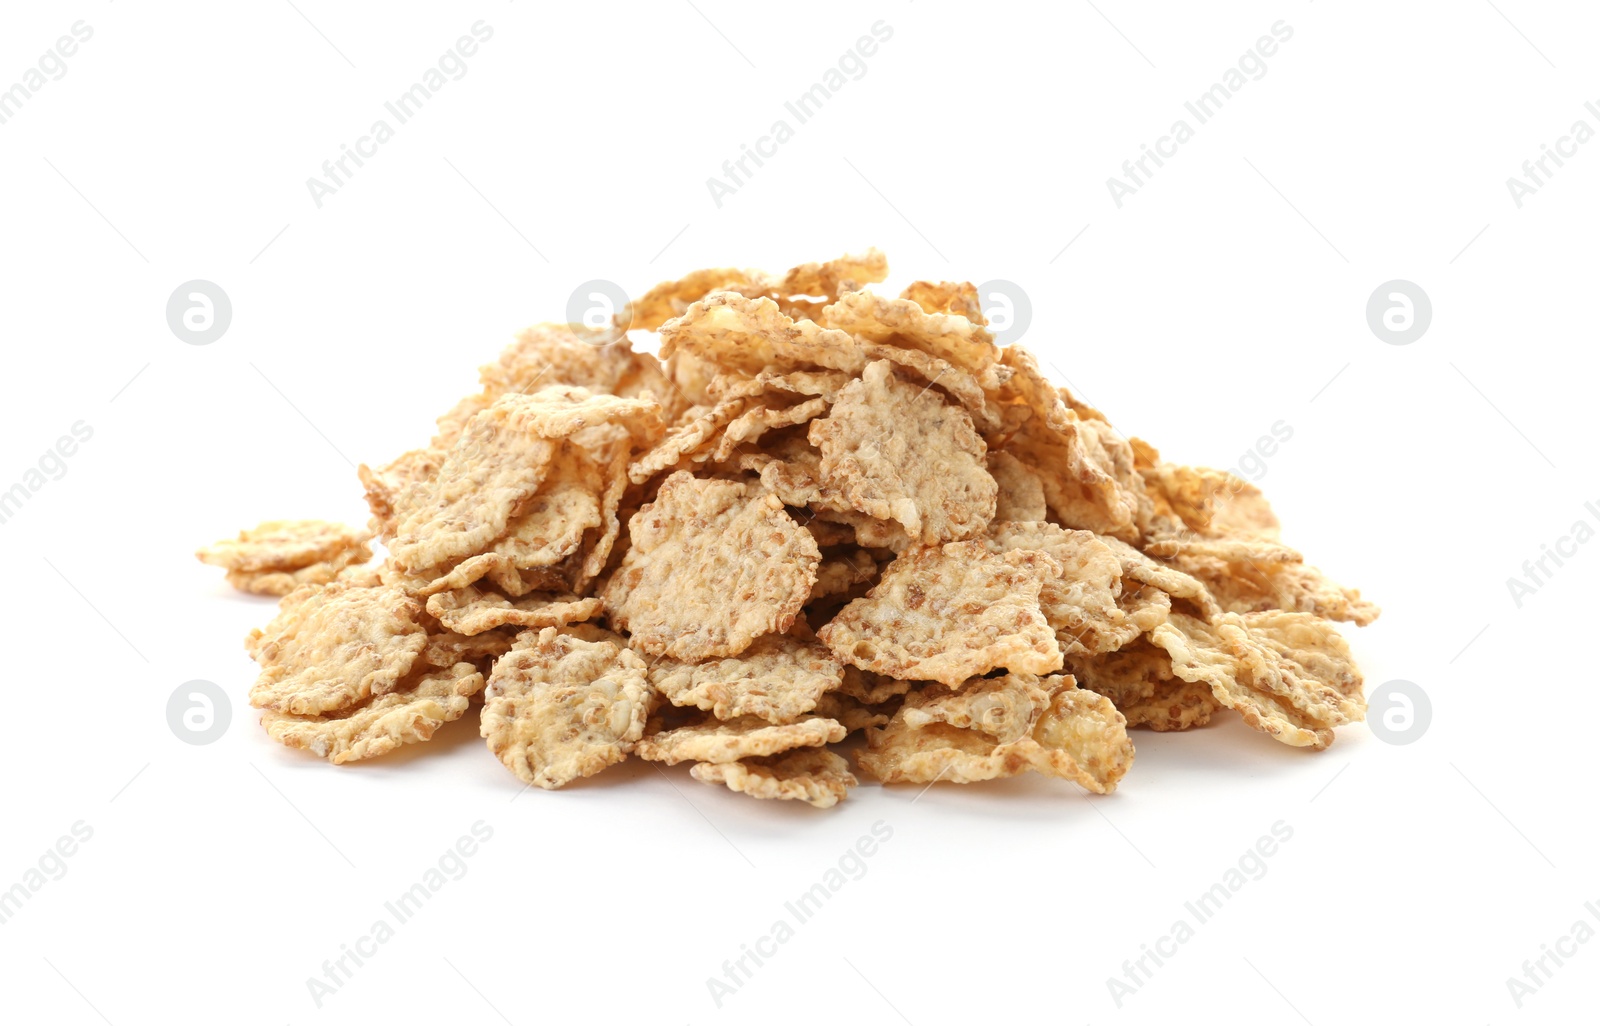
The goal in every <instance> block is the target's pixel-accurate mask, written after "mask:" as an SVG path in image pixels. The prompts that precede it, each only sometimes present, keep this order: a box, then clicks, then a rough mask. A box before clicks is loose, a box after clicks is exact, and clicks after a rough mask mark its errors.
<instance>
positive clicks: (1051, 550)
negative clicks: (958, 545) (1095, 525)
mask: <svg viewBox="0 0 1600 1026" xmlns="http://www.w3.org/2000/svg"><path fill="white" fill-rule="evenodd" d="M988 544H989V547H990V549H991V550H992V551H995V552H1010V551H1015V550H1033V551H1038V552H1043V553H1046V554H1047V555H1049V556H1050V558H1051V559H1053V560H1055V561H1056V563H1057V564H1059V565H1060V567H1061V572H1060V573H1059V574H1058V575H1056V576H1055V577H1054V578H1052V579H1050V580H1047V581H1046V582H1045V583H1044V587H1043V588H1042V589H1041V590H1040V592H1039V609H1040V611H1041V612H1043V613H1044V618H1045V621H1046V622H1048V623H1049V624H1050V627H1051V629H1052V630H1054V631H1055V632H1056V636H1057V638H1058V639H1059V640H1060V641H1061V645H1062V648H1063V649H1064V650H1065V651H1067V652H1068V653H1071V652H1094V651H1105V650H1106V649H1108V648H1114V647H1116V645H1117V643H1116V642H1115V638H1116V637H1118V636H1119V634H1120V633H1121V631H1122V628H1123V625H1124V624H1125V622H1126V620H1127V614H1126V613H1125V612H1124V611H1123V609H1122V608H1121V606H1120V605H1119V604H1118V601H1117V600H1118V596H1119V595H1120V594H1121V591H1122V565H1121V563H1120V562H1119V561H1118V559H1117V554H1116V553H1115V552H1114V551H1112V549H1111V548H1110V547H1109V546H1108V545H1106V544H1105V542H1103V541H1101V540H1100V539H1099V538H1098V537H1096V536H1095V535H1093V534H1091V533H1090V532H1088V531H1069V530H1068V529H1066V528H1064V527H1058V526H1056V525H1055V524H1051V523H1031V524H1021V523H1006V522H996V523H995V524H993V525H992V526H991V528H990V531H989V536H988ZM1135 633H1137V632H1135Z"/></svg>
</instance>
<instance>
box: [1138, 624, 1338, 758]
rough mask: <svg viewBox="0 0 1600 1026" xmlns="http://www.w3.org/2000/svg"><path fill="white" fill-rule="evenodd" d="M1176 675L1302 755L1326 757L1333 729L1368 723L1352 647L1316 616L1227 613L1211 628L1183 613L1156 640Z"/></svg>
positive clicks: (1154, 634)
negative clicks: (1307, 751) (1204, 687)
mask: <svg viewBox="0 0 1600 1026" xmlns="http://www.w3.org/2000/svg"><path fill="white" fill-rule="evenodd" d="M1151 640H1152V641H1154V642H1155V643H1156V644H1157V645H1158V646H1160V647H1161V648H1163V649H1165V650H1166V652H1167V654H1168V655H1170V656H1171V657H1172V672H1173V673H1174V674H1176V675H1177V676H1179V677H1181V678H1182V679H1184V680H1186V681H1191V682H1204V683H1206V684H1208V685H1209V686H1210V687H1211V692H1212V694H1213V695H1214V696H1215V697H1216V700H1217V701H1218V702H1220V703H1221V704H1222V705H1225V706H1227V707H1228V708H1230V709H1235V710H1237V711H1238V712H1239V713H1240V714H1241V715H1242V716H1244V720H1245V722H1246V723H1247V724H1249V725H1250V726H1251V727H1253V728H1255V729H1256V730H1259V731H1262V732H1263V733H1266V734H1268V735H1270V736H1272V737H1273V738H1275V739H1276V740H1278V741H1281V742H1283V743H1284V744H1287V745H1294V746H1296V747H1310V748H1315V749H1322V748H1326V747H1328V745H1330V744H1332V743H1333V728H1334V727H1336V726H1340V725H1342V724H1346V723H1353V722H1356V721H1358V720H1360V719H1362V718H1363V717H1364V716H1365V714H1366V700H1365V698H1364V697H1363V696H1362V692H1361V685H1362V681H1361V674H1360V671H1358V670H1357V669H1356V666H1355V664H1354V662H1352V660H1351V658H1350V648H1349V645H1348V644H1346V643H1345V640H1344V638H1343V637H1342V636H1341V635H1340V634H1339V632H1338V630H1337V629H1336V628H1335V627H1334V626H1333V624H1332V623H1331V622H1329V621H1327V620H1324V619H1322V618H1320V617H1317V616H1314V615H1312V614H1309V613H1282V612H1266V613H1246V614H1243V615H1240V614H1238V613H1224V614H1222V616H1221V618H1220V619H1219V620H1218V621H1217V622H1216V623H1214V624H1207V623H1205V622H1204V621H1201V620H1197V619H1195V618H1194V617H1191V616H1185V615H1183V614H1180V613H1175V614H1173V615H1172V617H1171V619H1170V620H1169V621H1168V622H1167V623H1164V624H1162V625H1161V626H1159V627H1157V628H1156V629H1155V630H1154V631H1152V632H1151Z"/></svg>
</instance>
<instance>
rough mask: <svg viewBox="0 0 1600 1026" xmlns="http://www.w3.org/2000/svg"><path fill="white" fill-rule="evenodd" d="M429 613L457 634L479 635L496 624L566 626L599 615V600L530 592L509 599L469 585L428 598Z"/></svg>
mask: <svg viewBox="0 0 1600 1026" xmlns="http://www.w3.org/2000/svg"><path fill="white" fill-rule="evenodd" d="M428 612H429V613H430V614H432V615H433V616H436V617H438V619H439V622H440V623H441V624H443V625H444V626H445V627H446V628H448V629H450V630H452V631H455V632H457V633H458V634H469V635H470V634H482V633H483V632H484V631H489V630H494V629H495V628H496V627H506V626H514V627H565V626H566V625H568V624H572V623H580V622H582V621H584V620H589V619H593V618H594V617H596V616H598V615H600V600H599V599H597V598H579V597H578V596H576V595H548V594H537V593H536V594H533V595H528V596H525V597H523V598H519V599H508V598H506V597H505V596H503V595H497V594H495V593H494V592H492V591H484V590H481V589H479V588H475V587H472V586H470V585H469V586H468V587H465V588H461V589H459V590H456V591H442V592H440V593H438V594H437V595H433V596H431V597H430V598H429V599H428Z"/></svg>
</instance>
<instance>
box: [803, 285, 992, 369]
mask: <svg viewBox="0 0 1600 1026" xmlns="http://www.w3.org/2000/svg"><path fill="white" fill-rule="evenodd" d="M819 323H821V324H822V325H823V326H824V327H826V328H837V329H840V330H842V331H847V332H849V333H850V334H852V335H856V336H858V337H860V338H862V339H865V340H867V341H869V342H888V343H892V344H895V345H900V346H904V347H906V348H910V349H921V350H922V351H924V352H926V353H931V354H932V355H934V356H937V357H939V358H940V359H944V360H948V361H950V362H951V363H953V364H955V365H956V366H957V367H960V368H962V369H963V370H966V371H970V372H971V373H973V374H975V375H978V376H980V377H981V376H982V375H983V374H984V373H985V372H986V371H991V370H992V369H993V368H994V367H995V365H996V364H998V363H999V362H1000V347H999V346H997V345H995V343H994V336H992V335H990V334H989V330H988V329H987V328H985V327H984V326H983V325H982V324H974V323H973V322H972V321H970V320H968V319H967V318H965V317H961V316H958V315H954V314H943V313H929V312H927V311H926V310H924V309H922V307H920V306H918V305H917V304H916V303H914V302H912V301H911V300H909V299H890V298H888V297H887V296H879V295H876V294H874V293H871V292H849V293H846V294H845V295H843V296H840V297H839V301H838V302H836V303H833V304H832V305H830V306H828V307H827V308H826V309H825V310H823V311H822V315H821V317H820V318H819Z"/></svg>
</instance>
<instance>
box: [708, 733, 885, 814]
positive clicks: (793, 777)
mask: <svg viewBox="0 0 1600 1026" xmlns="http://www.w3.org/2000/svg"><path fill="white" fill-rule="evenodd" d="M689 775H690V776H692V777H694V778H695V779H696V780H698V781H701V782H702V783H706V784H724V785H726V786H727V787H728V789H729V790H730V791H738V792H741V793H743V794H747V795H749V796H750V797H752V798H779V799H789V800H794V801H802V802H805V803H806V804H808V805H814V806H816V807H817V808H819V809H831V808H832V807H833V806H835V805H837V804H839V802H841V801H843V800H844V796H845V795H846V794H848V793H849V791H850V788H852V787H855V786H856V783H857V781H856V778H855V774H853V773H851V772H850V764H849V763H848V762H846V761H845V760H844V759H843V758H842V757H841V756H838V755H835V754H834V753H832V752H830V751H828V750H827V749H826V748H797V749H795V750H794V751H792V752H785V753H783V754H782V755H773V756H767V757H762V758H751V759H745V760H743V761H740V762H700V763H696V764H695V765H693V766H691V767H689Z"/></svg>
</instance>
